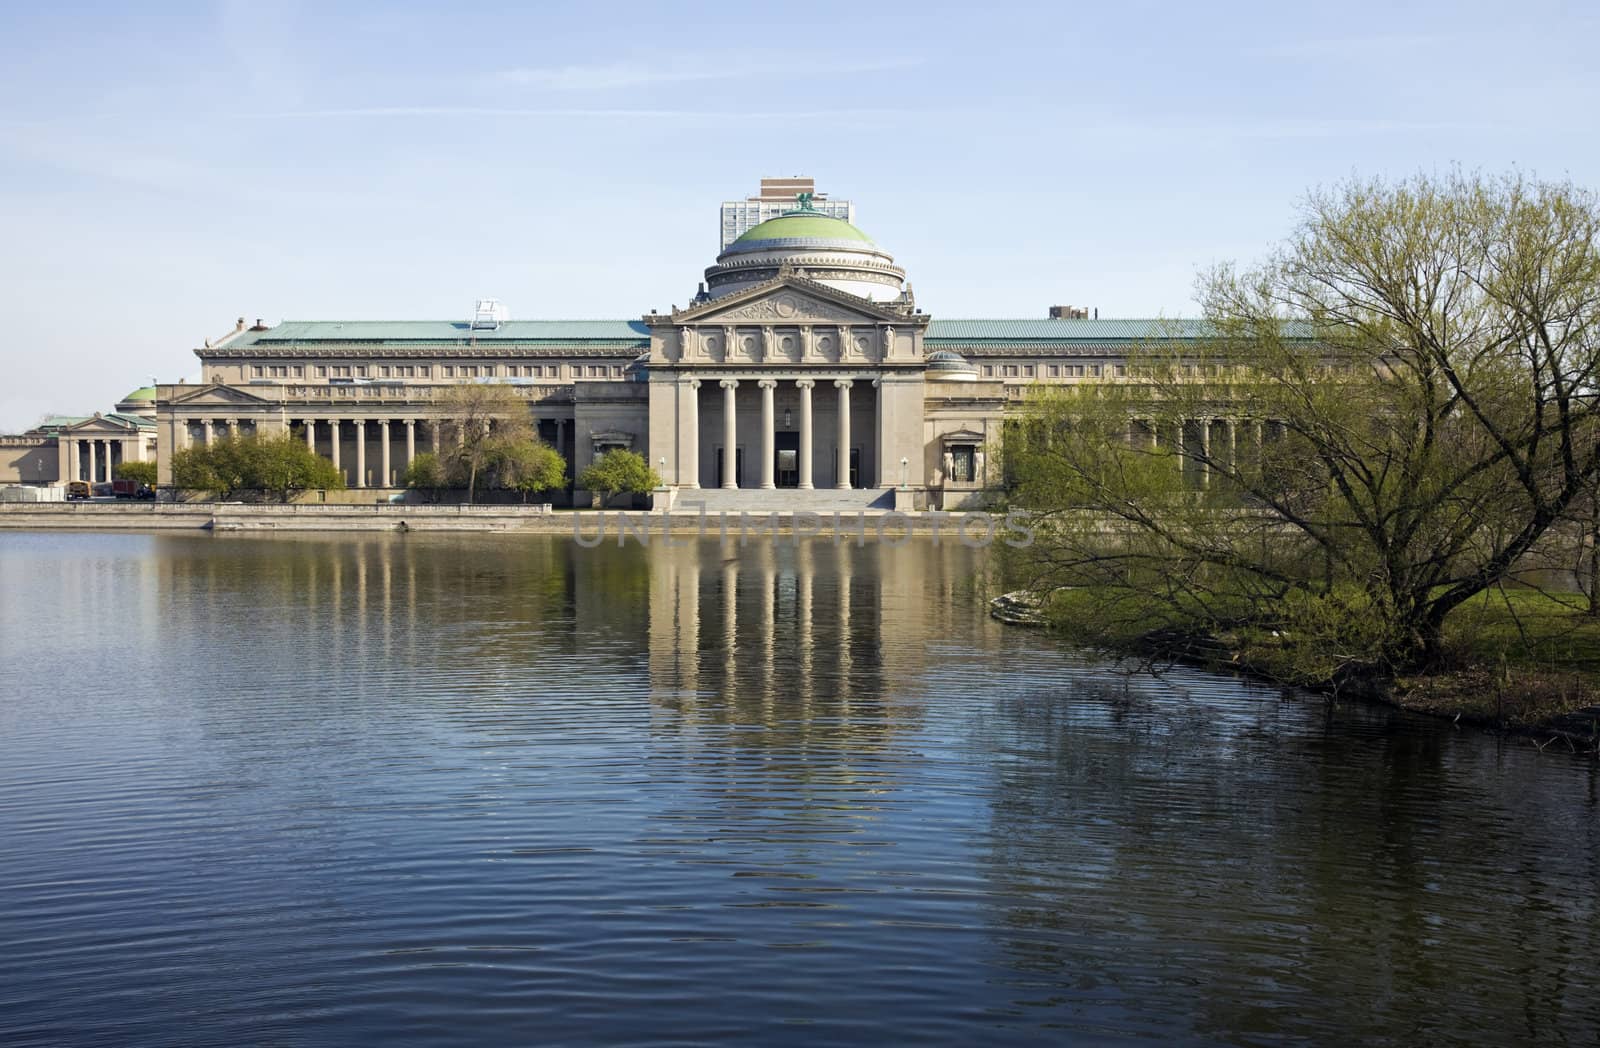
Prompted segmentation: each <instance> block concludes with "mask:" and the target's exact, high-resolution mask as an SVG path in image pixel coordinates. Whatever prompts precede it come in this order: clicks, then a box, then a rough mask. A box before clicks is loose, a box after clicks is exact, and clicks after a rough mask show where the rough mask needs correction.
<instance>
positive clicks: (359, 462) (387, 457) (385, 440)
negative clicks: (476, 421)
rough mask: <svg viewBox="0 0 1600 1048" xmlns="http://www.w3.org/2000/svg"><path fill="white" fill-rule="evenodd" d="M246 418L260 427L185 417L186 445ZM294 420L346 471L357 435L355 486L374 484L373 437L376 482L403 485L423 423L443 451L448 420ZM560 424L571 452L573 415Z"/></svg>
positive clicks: (431, 443) (310, 444)
mask: <svg viewBox="0 0 1600 1048" xmlns="http://www.w3.org/2000/svg"><path fill="white" fill-rule="evenodd" d="M241 422H242V425H243V426H244V428H245V431H246V432H253V431H254V429H255V426H256V423H255V422H254V421H253V420H250V419H244V420H240V419H237V418H202V417H198V416H194V417H188V418H185V419H184V420H183V438H184V445H185V446H192V445H193V443H194V436H193V433H194V427H199V429H200V442H201V443H202V444H204V445H206V446H208V447H209V446H210V445H212V444H214V443H216V441H218V440H219V439H221V437H222V435H223V434H225V433H238V432H240V430H241ZM290 424H291V426H292V425H295V424H298V425H299V426H300V427H301V433H302V436H303V437H304V439H305V442H306V447H307V449H309V450H310V451H311V452H312V453H314V454H322V453H323V451H324V449H326V457H327V458H328V460H329V461H330V462H332V463H333V466H334V468H335V469H337V470H340V471H345V470H346V465H347V464H346V463H345V462H344V461H343V459H344V455H343V447H342V445H343V444H344V443H345V442H346V440H347V439H348V440H350V441H352V442H353V443H354V445H355V461H354V462H352V463H349V464H348V467H349V468H348V476H349V478H350V486H351V487H354V488H364V487H368V486H369V485H368V469H367V465H368V463H367V445H368V443H369V437H370V438H374V439H376V441H377V445H378V446H377V449H376V450H377V456H376V458H377V460H376V461H375V462H374V463H373V464H372V465H373V467H374V471H373V480H374V481H375V482H376V483H375V484H373V485H372V486H375V487H380V488H382V487H393V486H396V485H397V482H398V480H399V478H400V476H401V475H402V474H404V473H405V471H406V470H407V469H409V468H410V467H411V463H412V462H414V461H416V458H417V443H418V429H419V428H421V427H426V429H427V433H426V440H425V444H426V447H427V450H429V451H431V452H432V453H433V454H435V455H437V454H438V453H439V438H440V432H441V429H442V427H443V425H444V423H443V422H442V421H439V420H435V419H427V418H398V419H391V418H366V417H358V418H327V417H325V416H324V417H309V416H308V417H306V418H302V419H298V420H290ZM555 424H556V444H555V446H556V448H557V450H561V451H562V453H563V454H565V453H566V452H565V451H564V450H563V449H564V447H565V444H566V432H565V430H566V426H567V420H566V419H556V420H555ZM321 426H326V427H327V428H326V429H319V427H321ZM347 426H348V427H353V431H352V430H351V429H346V427H347ZM402 432H403V434H404V439H405V454H404V457H401V456H400V455H399V454H397V451H398V449H397V448H396V447H395V443H396V441H398V440H399V438H400V436H401V433H402ZM321 434H326V435H321Z"/></svg>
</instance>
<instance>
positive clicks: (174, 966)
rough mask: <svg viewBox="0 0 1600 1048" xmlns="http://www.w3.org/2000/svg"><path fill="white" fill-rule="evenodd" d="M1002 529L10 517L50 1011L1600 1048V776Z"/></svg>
mask: <svg viewBox="0 0 1600 1048" xmlns="http://www.w3.org/2000/svg"><path fill="white" fill-rule="evenodd" d="M989 573H990V569H989V566H988V565H987V564H986V563H985V561H984V559H983V556H982V555H981V554H979V553H976V552H974V551H971V550H967V549H965V548H963V547H960V546H955V547H951V546H949V545H945V546H943V547H941V548H937V549H935V548H934V547H932V546H930V545H926V544H921V545H911V546H906V547H902V548H891V547H887V546H877V545H869V546H866V547H863V548H857V547H854V546H850V545H845V546H843V547H835V546H834V545H832V544H831V543H829V542H826V541H824V542H820V543H814V544H809V545H806V546H803V547H802V548H800V549H798V550H797V549H793V548H790V547H788V546H772V545H767V544H762V545H752V546H750V547H748V548H746V549H744V550H742V551H741V550H739V549H738V548H737V547H730V548H724V547H719V546H718V545H716V544H705V545H695V546H689V547H686V548H677V549H663V548H660V547H659V546H657V547H653V548H650V549H641V548H639V547H638V546H637V545H634V544H630V546H629V547H628V548H626V549H622V550H618V549H617V548H615V546H608V547H606V548H602V549H596V550H583V549H579V548H577V547H575V546H574V545H573V544H572V543H571V542H570V541H569V540H567V539H564V538H532V537H515V538H511V537H484V536H459V537H458V536H449V537H427V536H416V535H413V536H409V537H388V536H384V537H363V538H336V539H321V538H317V539H293V540H282V539H255V538H238V537H227V536H184V537H154V536H129V535H17V534H0V669H3V673H4V688H3V691H4V694H3V698H0V845H3V847H0V1044H4V1045H6V1046H17V1045H36V1044H37V1045H146V1044H174V1045H191V1044H207V1045H209V1044H216V1045H236V1044H284V1045H333V1044H353V1043H362V1044H451V1045H456V1044H496V1043H500V1044H535V1043H575V1042H585V1041H606V1042H617V1041H628V1042H677V1043H685V1042H702V1041H708V1040H739V1041H744V1042H759V1043H771V1044H777V1043H790V1044H822V1043H861V1044H866V1043H871V1044H889V1043H904V1042H908V1041H915V1042H922V1043H926V1042H945V1043H960V1044H980V1043H986V1044H993V1043H1006V1042H1024V1041H1028V1042H1039V1043H1067V1042H1074V1041H1079V1042H1084V1043H1097V1044H1100V1043H1108V1044H1109V1043H1119V1042H1150V1041H1177V1042H1183V1043H1253V1044H1281V1043H1353V1042H1358V1041H1359V1042H1363V1043H1388V1044H1395V1045H1415V1044H1436V1043H1505V1044H1534V1043H1539V1044H1594V1043H1595V1042H1596V1039H1597V1037H1600V921H1597V917H1600V914H1597V913H1596V909H1597V906H1596V899H1597V891H1600V887H1597V885H1600V829H1597V816H1600V777H1597V772H1596V768H1595V765H1594V764H1593V763H1590V762H1585V761H1583V760H1580V759H1576V758H1572V757H1568V756H1562V755H1554V751H1553V750H1547V751H1546V752H1545V753H1544V754H1542V755H1541V754H1538V753H1536V752H1534V751H1533V750H1532V749H1531V748H1530V747H1528V746H1527V745H1526V744H1513V743H1502V742H1498V741H1497V740H1495V739H1493V738H1490V737H1487V736H1484V735H1479V734H1475V733H1470V732H1462V731H1455V730H1453V729H1451V728H1450V727H1449V726H1441V725H1438V724H1434V723H1431V722H1419V721H1414V720H1411V719H1409V718H1405V717H1402V716H1399V715H1396V714H1391V713H1388V712H1384V711H1375V710H1372V709H1366V708H1344V707H1340V708H1337V709H1334V710H1332V711H1331V712H1329V711H1327V710H1325V709H1324V707H1323V706H1322V705H1321V704H1320V703H1319V702H1316V701H1307V700H1305V699H1300V698H1294V697H1290V696H1284V695H1281V694H1279V693H1278V692H1276V691H1273V690H1271V689H1266V688H1259V687H1251V686H1246V685H1243V684H1240V683H1238V682H1235V681H1232V680H1227V679H1222V678H1217V677H1212V676H1207V675H1204V674H1199V673H1177V674H1174V675H1172V676H1170V677H1169V678H1167V679H1164V680H1161V681H1154V680H1150V679H1132V680H1127V679H1124V678H1122V677H1119V676H1117V675H1116V674H1114V673H1112V672H1110V671H1109V670H1108V669H1107V668H1106V667H1104V666H1100V665H1096V664H1094V663H1088V662H1085V661H1083V660H1082V659H1080V658H1078V657H1075V656H1074V655H1073V654H1071V653H1068V652H1063V651H1060V650H1057V649H1056V648H1054V647H1053V646H1052V645H1051V644H1050V643H1049V642H1048V640H1047V639H1046V638H1044V637H1041V636H1039V635H1037V634H1033V633H1030V632H1026V631H1015V630H1009V629H1006V628H1004V627H1001V626H999V625H997V624H995V623H993V622H992V621H990V620H989V619H988V618H987V617H986V615H985V614H984V603H983V598H984V596H985V592H986V587H987V586H988V585H989V584H990V583H989Z"/></svg>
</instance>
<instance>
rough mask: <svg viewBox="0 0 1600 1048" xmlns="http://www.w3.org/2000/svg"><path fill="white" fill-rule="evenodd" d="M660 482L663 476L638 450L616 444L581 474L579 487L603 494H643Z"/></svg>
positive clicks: (658, 485)
mask: <svg viewBox="0 0 1600 1048" xmlns="http://www.w3.org/2000/svg"><path fill="white" fill-rule="evenodd" d="M660 486H661V478H660V477H659V476H657V475H656V472H655V470H653V469H651V468H650V464H649V463H648V462H646V461H645V460H644V456H643V455H640V454H637V453H636V452H632V451H627V450H624V449H622V448H617V449H615V450H613V451H608V452H606V453H605V454H604V455H601V456H600V457H599V458H598V459H596V460H595V461H594V462H593V463H591V464H590V465H589V467H588V468H587V469H585V470H584V471H583V474H582V475H581V476H580V477H579V478H578V487H580V488H584V489H586V490H588V491H597V492H599V493H600V494H601V495H603V496H611V495H617V494H621V493H624V492H626V493H630V494H642V493H643V492H646V491H651V490H654V489H655V488H658V487H660Z"/></svg>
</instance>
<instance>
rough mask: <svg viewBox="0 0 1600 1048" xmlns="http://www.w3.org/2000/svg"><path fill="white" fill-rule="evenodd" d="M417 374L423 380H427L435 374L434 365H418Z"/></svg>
mask: <svg viewBox="0 0 1600 1048" xmlns="http://www.w3.org/2000/svg"><path fill="white" fill-rule="evenodd" d="M417 374H419V375H421V376H422V377H423V378H427V377H428V376H430V375H432V374H433V365H432V364H420V365H418V366H417Z"/></svg>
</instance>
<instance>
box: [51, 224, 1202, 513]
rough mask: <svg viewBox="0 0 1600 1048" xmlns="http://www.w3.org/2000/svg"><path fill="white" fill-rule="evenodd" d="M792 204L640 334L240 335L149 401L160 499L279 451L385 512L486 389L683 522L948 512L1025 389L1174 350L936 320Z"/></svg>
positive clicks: (642, 320)
mask: <svg viewBox="0 0 1600 1048" xmlns="http://www.w3.org/2000/svg"><path fill="white" fill-rule="evenodd" d="M798 203H799V206H797V207H796V208H795V209H794V210H791V211H788V212H786V213H784V214H782V215H780V216H778V217H776V218H772V219H769V220H768V221H765V222H762V223H760V224H759V225H756V226H754V227H753V228H751V229H750V230H748V231H747V232H745V233H744V234H743V235H742V236H739V237H738V238H737V239H736V240H734V241H733V242H732V243H730V244H729V245H728V246H727V248H726V249H724V250H723V251H722V253H721V254H719V255H718V256H717V259H716V262H715V264H713V265H712V266H711V267H710V268H708V269H706V270H705V271H704V280H703V282H702V283H701V284H700V286H699V290H698V291H697V293H696V294H695V295H694V297H693V299H692V300H691V301H690V302H689V304H688V305H687V306H685V307H683V308H678V307H676V306H674V307H672V309H671V311H670V312H666V313H658V312H655V311H651V312H650V313H648V314H645V315H643V316H640V317H638V318H637V319H633V320H512V319H508V318H507V317H506V316H505V312H504V311H503V310H502V309H500V308H499V306H498V304H497V303H494V302H492V301H485V302H481V303H479V307H478V309H477V310H476V311H475V312H474V313H473V314H471V315H469V316H467V317H465V318H463V319H461V320H436V321H404V320H402V321H370V320H343V321H340V320H324V321H286V322H284V323H280V324H278V325H276V326H268V325H265V324H263V323H261V322H259V321H258V322H257V323H256V324H254V325H248V324H246V323H245V321H244V320H240V321H239V322H238V324H237V326H236V327H235V329H234V330H232V331H230V332H228V333H227V334H226V335H225V336H223V337H221V338H219V339H216V340H213V341H208V342H206V344H205V345H203V346H201V347H200V348H198V349H196V350H195V353H196V355H197V356H198V357H199V358H200V362H201V377H200V381H199V382H197V383H187V384H185V383H179V384H170V385H159V386H157V387H156V388H155V390H154V396H153V406H154V435H155V448H156V455H157V462H158V466H159V472H160V479H161V481H162V483H166V482H167V480H168V479H169V477H170V463H171V457H172V453H173V451H174V450H175V449H178V448H183V447H187V446H192V445H194V444H197V443H203V442H208V441H212V440H216V439H218V438H219V437H220V436H221V435H223V434H227V433H240V434H244V433H252V432H254V433H261V434H279V433H284V432H289V433H293V434H294V435H295V436H297V437H298V438H301V439H304V440H305V442H306V444H307V446H308V447H311V448H313V449H315V450H316V452H317V453H318V454H321V455H324V456H326V457H327V458H329V459H330V460H332V462H333V463H334V464H335V465H336V466H337V467H338V468H339V469H340V470H342V471H343V473H344V476H345V478H346V482H347V484H348V486H349V488H350V489H353V490H352V491H351V492H347V493H345V494H343V495H342V496H341V497H342V498H356V499H360V500H361V501H367V500H369V499H371V498H373V497H378V498H382V497H384V496H385V495H386V494H388V493H390V492H392V491H394V490H397V486H398V485H399V484H400V478H401V476H402V475H403V473H404V472H405V469H406V466H407V464H408V463H409V462H410V460H411V459H412V457H413V456H415V455H417V454H419V453H420V452H422V451H424V450H432V449H435V448H437V447H439V444H440V441H441V437H442V433H443V432H444V430H445V427H443V426H442V425H441V424H440V423H441V420H442V417H443V415H444V408H443V405H442V404H441V402H440V393H441V391H442V390H444V389H445V388H446V387H448V386H450V385H452V384H457V383H471V382H495V383H506V384H510V385H512V386H513V387H515V388H516V389H518V390H519V391H520V392H521V393H522V394H523V395H524V396H525V397H526V399H527V401H528V404H529V408H530V411H531V412H532V414H533V416H534V418H535V419H536V422H537V427H538V431H539V434H540V435H541V436H542V437H543V438H544V439H545V440H546V441H548V442H549V443H551V444H552V445H554V446H555V447H556V448H557V449H558V450H560V451H561V452H562V454H563V455H565V456H566V458H567V460H568V462H569V463H570V467H571V470H572V475H573V476H576V475H577V474H578V473H579V472H581V471H582V470H583V469H584V467H586V466H587V465H588V464H589V463H590V462H591V461H592V460H594V459H595V458H596V457H597V456H599V455H603V454H605V453H606V452H607V451H609V450H611V449H614V448H630V449H632V450H634V451H636V452H638V453H640V454H642V455H644V456H646V458H648V460H649V462H650V464H651V466H652V467H654V468H655V469H656V470H657V472H659V473H660V475H661V477H662V478H663V480H664V482H665V484H666V486H667V488H668V489H669V491H668V493H667V495H668V498H669V500H676V501H677V502H678V503H679V504H682V503H684V502H685V501H688V500H690V499H691V498H692V499H693V500H695V501H699V502H701V503H704V504H708V505H710V504H713V503H715V504H718V505H720V506H722V507H723V508H730V507H734V506H740V505H749V506H752V507H757V506H762V505H777V506H783V505H795V506H805V505H808V504H812V505H818V506H841V505H843V506H849V505H861V506H867V505H873V504H877V505H886V504H895V503H898V504H899V505H900V506H901V507H902V508H911V507H916V508H944V509H955V508H960V507H963V506H970V505H973V504H974V503H975V502H976V501H978V500H981V499H982V497H983V494H984V491H985V489H986V488H991V487H993V486H994V485H995V484H996V483H997V481H998V479H999V478H998V476H997V470H996V468H995V464H994V462H993V461H992V460H993V456H992V449H994V448H995V447H996V446H997V445H998V441H999V439H1000V434H1001V426H1002V422H1003V420H1004V418H1005V417H1006V414H1007V412H1008V410H1015V408H1016V406H1017V405H1018V404H1019V403H1020V402H1021V400H1022V399H1023V397H1024V396H1025V395H1026V393H1027V391H1028V389H1029V387H1030V386H1033V385H1034V384H1037V383H1073V382H1092V381H1096V380H1104V379H1114V378H1115V377H1117V376H1118V375H1120V374H1125V373H1126V370H1125V361H1126V359H1127V355H1128V353H1129V351H1130V350H1131V349H1132V348H1133V347H1135V346H1141V345H1148V344H1149V343H1150V342H1151V341H1152V340H1154V339H1157V338H1160V337H1180V336H1175V335H1174V334H1173V331H1174V329H1173V327H1172V326H1171V325H1167V324H1157V323H1156V322H1154V321H1147V320H1100V319H1098V318H1090V317H1086V316H1083V315H1082V313H1081V311H1069V312H1070V313H1071V314H1072V315H1069V316H1067V317H1060V318H1049V319H1046V318H1042V317H1041V318H1036V319H1025V320H941V319H935V318H933V317H931V316H929V315H928V314H927V313H925V312H923V311H922V309H920V308H919V307H918V305H917V302H916V300H915V298H914V297H913V295H912V290H911V285H910V284H909V283H908V282H907V280H906V273H905V271H904V270H903V269H901V268H900V267H899V266H897V265H896V264H895V260H894V258H893V257H892V256H891V255H890V254H889V253H888V252H887V251H886V250H885V249H884V248H882V247H880V246H879V245H878V244H876V243H874V242H873V241H872V240H871V238H869V237H868V236H867V235H866V234H865V233H863V232H862V231H861V230H860V229H858V228H856V227H855V226H854V225H852V224H850V223H849V222H846V221H844V220H842V219H840V218H835V217H829V216H826V215H823V214H822V213H820V212H818V211H814V210H811V209H810V208H809V206H808V202H807V201H805V200H803V199H802V200H801V201H799V202H798ZM1179 330H1182V329H1179ZM1189 337H1192V336H1189ZM141 396H147V394H144V393H143V392H142V391H141ZM141 406H142V407H144V409H145V410H144V411H142V412H141V413H140V415H139V416H138V417H137V419H136V420H135V421H134V422H131V423H129V424H130V425H137V426H138V427H139V428H140V430H141V432H142V431H143V430H144V429H145V428H146V427H148V426H149V417H148V407H149V404H148V401H146V402H144V403H143V404H142V405H141ZM129 417H130V418H132V417H133V416H131V415H130V416H129ZM121 423H122V419H120V418H117V417H112V418H110V419H92V420H80V421H77V422H75V423H74V425H76V426H77V427H78V429H76V430H73V431H71V432H70V433H64V434H63V436H70V437H71V438H72V439H73V444H72V448H71V455H72V456H75V457H74V458H73V460H72V461H67V458H68V455H67V452H64V451H59V450H56V449H51V450H56V460H57V462H59V468H60V470H61V471H62V472H61V479H69V477H71V476H74V475H75V476H84V475H85V471H86V470H94V471H95V475H97V476H98V475H99V474H100V473H101V472H103V471H104V470H105V469H106V468H107V467H106V466H105V465H104V464H103V463H105V462H109V461H110V460H109V458H105V457H103V456H104V455H106V454H107V452H106V450H105V449H107V448H109V447H110V445H109V444H100V445H96V444H94V443H92V442H93V441H94V440H105V439H107V438H108V437H109V434H105V435H102V434H101V433H100V430H102V429H106V428H107V427H108V426H112V425H120V424H121ZM144 447H145V445H144V444H143V443H142V442H141V443H140V444H139V445H138V448H137V449H136V451H135V452H128V451H126V450H119V451H118V452H116V453H118V454H121V455H129V454H135V453H136V454H139V455H143V454H145V451H144V450H143V449H144ZM38 454H40V455H45V456H46V457H47V452H45V451H44V450H41V451H39V452H38ZM693 489H703V490H700V491H698V492H695V491H693ZM780 489H786V490H787V492H788V493H787V494H782V493H779V492H780ZM808 491H809V492H812V493H813V494H810V495H806V494H804V493H805V492H808ZM691 492H692V494H691ZM580 494H581V493H580Z"/></svg>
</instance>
